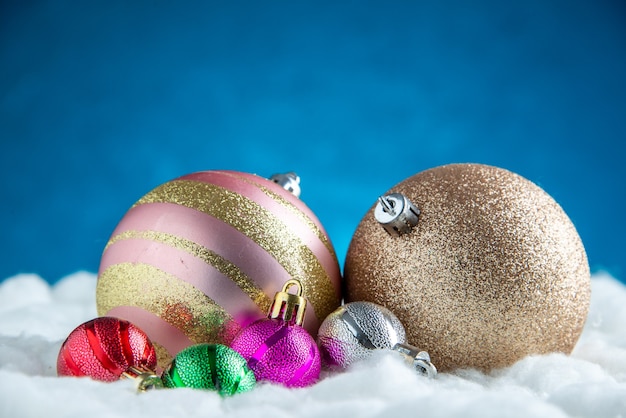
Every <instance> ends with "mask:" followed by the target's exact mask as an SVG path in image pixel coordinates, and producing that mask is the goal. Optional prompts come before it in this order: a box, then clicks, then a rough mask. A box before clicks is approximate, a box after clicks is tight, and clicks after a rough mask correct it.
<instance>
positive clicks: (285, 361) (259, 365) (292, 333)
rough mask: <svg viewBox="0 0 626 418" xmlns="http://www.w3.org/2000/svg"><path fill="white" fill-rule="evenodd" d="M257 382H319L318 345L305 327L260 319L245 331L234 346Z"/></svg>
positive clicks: (319, 360) (292, 383) (295, 385)
mask: <svg viewBox="0 0 626 418" xmlns="http://www.w3.org/2000/svg"><path fill="white" fill-rule="evenodd" d="M231 347H232V348H233V350H235V351H237V352H238V353H240V354H241V355H242V356H243V357H244V358H245V359H246V360H247V361H248V365H249V366H250V368H251V369H252V370H253V371H254V375H255V376H256V378H257V380H259V381H261V380H265V381H269V382H274V383H279V384H282V385H284V386H287V387H305V386H310V385H312V384H313V383H315V382H316V381H317V380H318V378H319V375H320V371H321V359H320V353H319V349H318V348H317V343H316V342H315V340H314V339H313V337H311V335H310V334H309V333H308V332H307V331H306V330H305V329H304V328H302V327H301V326H298V325H293V324H290V323H289V322H287V321H283V320H282V319H276V318H274V319H267V318H266V319H260V320H258V321H255V322H254V323H252V324H250V325H248V326H247V327H246V328H244V329H243V330H242V331H241V332H240V333H239V335H237V336H236V337H235V339H234V341H233V343H232V346H231Z"/></svg>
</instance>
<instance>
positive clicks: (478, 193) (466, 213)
mask: <svg viewBox="0 0 626 418" xmlns="http://www.w3.org/2000/svg"><path fill="white" fill-rule="evenodd" d="M344 273H345V274H344V280H345V289H346V301H347V302H350V301H357V300H365V301H370V302H374V303H378V304H380V305H383V306H386V307H387V308H389V309H390V310H392V311H393V312H394V313H395V314H396V315H397V316H398V318H399V319H400V321H402V323H403V325H404V327H405V330H406V332H407V340H408V341H410V342H411V343H412V344H415V345H416V346H418V347H420V349H423V350H426V351H428V353H429V354H430V356H431V358H432V359H433V361H434V362H435V363H436V364H437V367H438V368H439V370H440V371H450V370H453V369H457V368H477V369H481V370H485V371H487V370H491V369H494V368H499V367H503V366H507V365H510V364H512V363H514V362H515V361H517V360H519V359H521V358H523V357H525V356H527V355H530V354H544V353H550V352H563V353H570V352H571V351H572V349H573V347H574V345H575V344H576V342H577V340H578V338H579V336H580V333H581V332H582V328H583V325H584V323H585V320H586V317H587V312H588V309H589V301H590V295H591V290H590V289H591V280H590V273H589V265H588V262H587V256H586V254H585V250H584V247H583V244H582V242H581V240H580V237H579V236H578V233H577V232H576V229H575V228H574V225H573V224H572V222H571V221H570V219H569V218H568V217H567V215H566V214H565V212H564V211H563V209H561V207H560V206H559V205H558V204H557V203H556V202H555V201H554V199H552V198H551V197H550V196H549V195H548V194H547V193H546V192H544V191H543V190H542V189H541V188H539V187H538V186H536V185H535V184H533V183H532V182H530V181H528V180H526V179H524V178H523V177H521V176H519V175H517V174H514V173H512V172H510V171H507V170H504V169H501V168H497V167H492V166H486V165H480V164H452V165H446V166H442V167H437V168H433V169H430V170H426V171H424V172H422V173H419V174H417V175H415V176H412V177H410V178H408V179H406V180H404V181H403V182H401V183H399V184H398V185H396V186H394V187H393V188H392V189H391V190H389V191H388V192H387V193H386V194H385V195H384V196H381V197H380V198H379V201H378V203H377V204H375V205H374V206H373V207H372V208H371V209H370V211H369V212H368V213H367V214H366V215H365V217H364V218H363V219H362V220H361V223H360V224H359V226H358V228H357V230H356V232H355V234H354V236H353V238H352V241H351V243H350V246H349V249H348V254H347V257H346V262H345V272H344Z"/></svg>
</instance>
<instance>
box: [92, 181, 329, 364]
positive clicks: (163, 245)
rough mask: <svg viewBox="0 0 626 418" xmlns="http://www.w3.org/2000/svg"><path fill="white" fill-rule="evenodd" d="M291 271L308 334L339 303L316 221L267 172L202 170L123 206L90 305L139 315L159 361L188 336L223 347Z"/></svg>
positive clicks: (267, 301)
mask: <svg viewBox="0 0 626 418" xmlns="http://www.w3.org/2000/svg"><path fill="white" fill-rule="evenodd" d="M292 278H293V279H298V280H300V281H301V282H302V284H303V286H304V287H306V289H307V299H308V302H309V307H310V309H309V312H310V314H309V315H308V318H307V321H306V322H305V323H304V324H303V325H304V327H306V329H307V331H308V332H309V333H311V334H312V335H316V334H317V329H318V327H319V324H320V323H321V321H322V320H323V318H325V317H326V315H328V314H329V313H330V312H332V311H333V310H334V309H335V308H337V307H338V306H339V305H340V302H341V284H340V281H341V275H340V270H339V265H338V263H337V258H336V255H335V253H334V250H333V248H332V245H331V244H330V239H329V238H328V236H327V234H326V232H325V231H324V229H323V228H322V226H321V224H320V223H319V220H318V219H317V218H316V217H315V216H314V214H313V213H312V212H311V211H310V209H308V208H307V207H306V205H305V204H304V203H303V202H301V201H300V200H299V199H298V198H296V197H295V196H293V195H290V194H289V193H288V192H287V191H285V190H284V189H282V188H281V187H280V186H278V185H277V184H275V183H273V182H272V181H270V180H268V179H265V178H262V177H259V176H254V175H251V174H247V173H239V172H233V171H202V172H197V173H192V174H189V175H186V176H183V177H180V178H178V179H175V180H172V181H169V182H166V183H164V184H162V185H160V186H158V187H156V188H155V189H153V190H152V191H150V192H148V193H147V194H146V195H145V196H143V197H142V198H141V199H139V200H138V201H137V203H135V205H133V207H132V208H131V209H130V210H129V211H128V212H127V213H126V215H125V216H124V217H123V218H122V220H121V221H120V223H119V224H118V226H117V227H116V229H115V230H114V232H113V234H112V235H111V238H110V239H109V241H108V243H107V245H106V247H105V249H104V252H103V255H102V258H101V262H100V269H99V277H98V286H97V291H96V302H97V307H98V313H99V314H100V315H106V314H108V313H109V312H111V311H115V312H116V313H118V314H122V315H123V316H121V317H123V318H124V319H126V320H129V321H131V322H134V321H135V320H138V321H140V322H141V326H142V328H143V329H144V330H145V331H146V333H147V334H148V335H149V336H150V338H151V340H152V342H153V343H154V344H155V345H156V347H157V351H158V353H159V367H164V366H165V364H166V363H167V362H168V361H169V360H170V359H171V356H174V355H176V353H177V352H178V351H180V350H181V349H182V348H184V347H186V346H188V345H189V344H190V343H212V344H226V345H228V344H230V342H231V341H232V339H233V337H234V335H235V334H236V333H237V332H238V331H239V330H240V329H241V327H243V326H246V325H248V324H250V323H252V322H253V321H255V320H257V319H260V318H263V317H264V316H265V314H266V312H267V310H268V308H269V305H270V302H271V296H273V292H275V289H276V288H277V287H278V286H280V285H282V284H283V283H284V282H285V281H286V280H288V279H292ZM135 308H138V309H135ZM172 327H173V328H175V329H172ZM177 331H180V332H177ZM165 337H167V338H165ZM164 350H165V351H164ZM168 354H169V358H168Z"/></svg>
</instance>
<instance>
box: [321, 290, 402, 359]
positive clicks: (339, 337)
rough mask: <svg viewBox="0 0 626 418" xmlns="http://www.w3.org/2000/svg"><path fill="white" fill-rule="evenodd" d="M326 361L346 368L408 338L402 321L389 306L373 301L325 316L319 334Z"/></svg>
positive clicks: (348, 306) (359, 303) (349, 305)
mask: <svg viewBox="0 0 626 418" xmlns="http://www.w3.org/2000/svg"><path fill="white" fill-rule="evenodd" d="M317 341H318V345H319V347H320V355H321V357H322V363H323V364H324V366H326V367H329V368H340V369H344V368H346V367H348V366H349V365H350V364H352V363H354V362H355V361H358V360H362V359H364V358H367V357H368V356H370V355H371V353H372V350H376V349H392V348H393V347H394V346H395V345H396V344H398V343H404V342H405V341H406V335H405V331H404V327H403V326H402V323H401V322H400V320H399V319H398V318H397V317H396V316H395V315H394V314H393V313H392V312H391V311H390V310H389V309H387V308H385V307H383V306H380V305H377V304H375V303H372V302H363V301H357V302H350V303H346V304H345V305H343V306H341V307H339V308H337V309H335V311H333V312H332V313H331V314H330V315H328V316H327V317H326V319H324V321H323V322H322V325H321V326H320V329H319V331H318V334H317Z"/></svg>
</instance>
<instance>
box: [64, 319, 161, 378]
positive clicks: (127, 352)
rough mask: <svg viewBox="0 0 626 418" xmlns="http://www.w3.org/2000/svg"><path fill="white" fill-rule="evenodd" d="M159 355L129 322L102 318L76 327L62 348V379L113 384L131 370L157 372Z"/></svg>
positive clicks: (143, 334) (141, 333)
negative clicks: (80, 378)
mask: <svg viewBox="0 0 626 418" xmlns="http://www.w3.org/2000/svg"><path fill="white" fill-rule="evenodd" d="M156 362H157V358H156V353H155V350H154V347H153V345H152V343H151V342H150V340H149V339H148V337H147V335H146V334H145V333H144V332H143V331H142V330H140V329H139V328H137V327H136V326H135V325H133V324H131V323H130V322H128V321H124V320H121V319H118V318H110V317H101V318H96V319H92V320H91V321H87V322H85V323H83V324H81V325H79V326H78V327H76V328H75V329H74V330H73V331H72V332H71V333H70V334H69V336H68V337H67V339H66V340H65V341H64V342H63V344H62V345H61V349H60V350H59V355H58V357H57V373H58V375H59V376H89V377H91V378H92V379H95V380H101V381H105V382H113V381H115V380H118V379H119V378H120V376H121V375H122V373H124V372H125V371H127V370H128V369H129V368H131V367H135V368H139V369H145V370H154V368H155V367H156Z"/></svg>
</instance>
